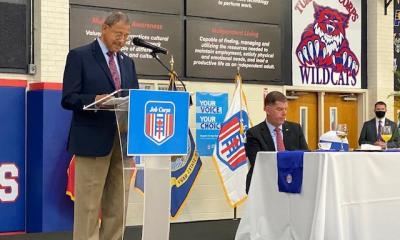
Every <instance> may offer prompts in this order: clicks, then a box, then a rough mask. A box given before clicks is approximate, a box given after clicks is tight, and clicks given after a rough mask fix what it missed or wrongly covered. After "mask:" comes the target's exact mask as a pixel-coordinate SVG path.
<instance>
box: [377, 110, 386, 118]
mask: <svg viewBox="0 0 400 240" xmlns="http://www.w3.org/2000/svg"><path fill="white" fill-rule="evenodd" d="M385 114H386V112H384V111H376V112H375V115H376V117H377V118H383V117H384V116H385Z"/></svg>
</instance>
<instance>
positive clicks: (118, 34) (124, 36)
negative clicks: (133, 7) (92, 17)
mask: <svg viewBox="0 0 400 240" xmlns="http://www.w3.org/2000/svg"><path fill="white" fill-rule="evenodd" d="M108 27H109V29H110V32H111V33H112V34H113V36H114V38H115V39H116V40H124V41H126V40H127V39H128V37H129V33H124V32H120V31H116V30H114V29H113V28H112V26H110V25H108Z"/></svg>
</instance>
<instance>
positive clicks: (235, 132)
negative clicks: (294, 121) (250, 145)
mask: <svg viewBox="0 0 400 240" xmlns="http://www.w3.org/2000/svg"><path fill="white" fill-rule="evenodd" d="M241 118H242V120H241ZM247 123H248V116H247V113H246V112H244V111H242V112H241V114H240V112H238V113H236V114H234V115H233V116H232V117H230V118H229V119H228V120H227V121H225V122H224V123H223V124H222V125H221V131H220V133H219V136H218V142H217V145H216V153H217V157H218V159H219V160H220V161H222V162H223V163H224V164H225V165H227V166H228V167H229V168H230V169H231V170H232V171H234V170H236V169H237V168H239V167H240V166H242V165H243V164H246V163H247V157H246V152H245V149H244V141H245V134H244V131H245V130H246V129H247V128H248V124H247ZM241 124H242V129H243V132H242V133H241V131H240V128H241V127H240V125H241Z"/></svg>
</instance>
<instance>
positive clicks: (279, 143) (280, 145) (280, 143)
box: [275, 127, 285, 152]
mask: <svg viewBox="0 0 400 240" xmlns="http://www.w3.org/2000/svg"><path fill="white" fill-rule="evenodd" d="M275 133H276V148H277V150H278V152H281V151H285V144H283V137H282V132H281V129H280V128H278V127H277V128H275Z"/></svg>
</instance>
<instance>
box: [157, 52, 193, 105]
mask: <svg viewBox="0 0 400 240" xmlns="http://www.w3.org/2000/svg"><path fill="white" fill-rule="evenodd" d="M150 55H151V56H152V57H153V58H154V59H155V60H157V62H159V63H160V64H161V66H163V67H164V68H165V70H167V71H168V72H169V73H170V74H172V75H174V76H175V77H176V79H178V81H179V82H180V83H181V84H182V86H183V90H185V92H187V89H186V85H185V83H183V81H182V80H181V79H180V78H179V76H178V74H176V73H175V72H174V71H172V70H171V69H170V68H169V67H168V66H167V65H166V64H165V63H163V62H162V61H161V59H160V58H159V57H158V55H157V53H156V52H155V51H152V52H151V53H150ZM189 102H190V106H192V105H193V100H192V96H191V95H190V94H189Z"/></svg>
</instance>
